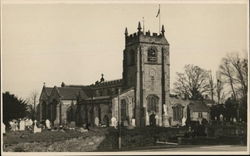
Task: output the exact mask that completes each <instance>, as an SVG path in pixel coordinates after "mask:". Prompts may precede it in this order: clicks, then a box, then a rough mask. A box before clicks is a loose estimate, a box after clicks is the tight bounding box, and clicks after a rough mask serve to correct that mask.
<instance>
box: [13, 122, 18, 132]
mask: <svg viewBox="0 0 250 156" xmlns="http://www.w3.org/2000/svg"><path fill="white" fill-rule="evenodd" d="M14 131H18V122H17V121H16V120H14Z"/></svg>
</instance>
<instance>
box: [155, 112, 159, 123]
mask: <svg viewBox="0 0 250 156" xmlns="http://www.w3.org/2000/svg"><path fill="white" fill-rule="evenodd" d="M155 125H156V126H158V125H159V117H158V115H155Z"/></svg>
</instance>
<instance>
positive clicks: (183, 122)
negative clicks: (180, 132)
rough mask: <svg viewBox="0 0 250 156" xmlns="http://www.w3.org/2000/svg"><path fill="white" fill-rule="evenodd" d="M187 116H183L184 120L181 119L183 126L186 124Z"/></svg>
mask: <svg viewBox="0 0 250 156" xmlns="http://www.w3.org/2000/svg"><path fill="white" fill-rule="evenodd" d="M186 120H187V119H186V118H185V116H183V118H182V120H181V122H182V126H186Z"/></svg>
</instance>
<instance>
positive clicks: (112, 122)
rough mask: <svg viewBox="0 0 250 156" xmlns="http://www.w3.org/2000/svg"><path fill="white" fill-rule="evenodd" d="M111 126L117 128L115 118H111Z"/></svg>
mask: <svg viewBox="0 0 250 156" xmlns="http://www.w3.org/2000/svg"><path fill="white" fill-rule="evenodd" d="M111 126H112V127H115V128H117V120H116V118H115V117H112V118H111Z"/></svg>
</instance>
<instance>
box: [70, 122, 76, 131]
mask: <svg viewBox="0 0 250 156" xmlns="http://www.w3.org/2000/svg"><path fill="white" fill-rule="evenodd" d="M75 127H76V122H75V121H71V122H70V124H69V128H70V129H75Z"/></svg>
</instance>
